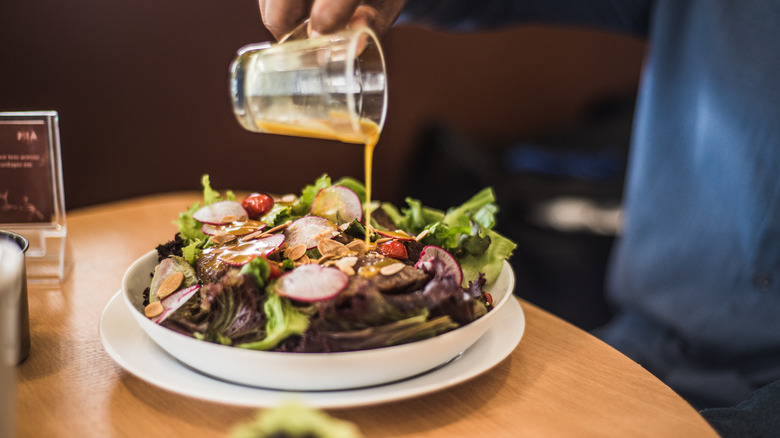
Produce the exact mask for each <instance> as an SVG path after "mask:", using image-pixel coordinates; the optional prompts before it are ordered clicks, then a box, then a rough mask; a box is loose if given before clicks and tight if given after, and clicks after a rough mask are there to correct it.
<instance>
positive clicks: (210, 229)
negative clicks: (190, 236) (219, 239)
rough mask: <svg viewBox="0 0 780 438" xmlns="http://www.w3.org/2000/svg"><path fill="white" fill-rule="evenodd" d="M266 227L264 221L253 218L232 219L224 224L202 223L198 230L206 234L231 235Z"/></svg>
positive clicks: (243, 233) (239, 234)
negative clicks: (244, 219)
mask: <svg viewBox="0 0 780 438" xmlns="http://www.w3.org/2000/svg"><path fill="white" fill-rule="evenodd" d="M265 227H266V225H265V223H263V222H260V221H255V220H251V219H250V220H247V221H233V222H231V223H228V224H224V225H215V224H203V226H202V227H201V228H200V230H201V231H202V232H203V234H206V235H208V236H216V235H217V234H231V235H233V236H245V235H247V234H249V233H253V232H255V231H258V230H262V229H264V228H265Z"/></svg>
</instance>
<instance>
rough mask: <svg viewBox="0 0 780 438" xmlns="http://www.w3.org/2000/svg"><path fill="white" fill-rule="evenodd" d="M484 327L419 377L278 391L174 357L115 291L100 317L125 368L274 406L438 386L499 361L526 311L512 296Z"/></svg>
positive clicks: (200, 393) (336, 402)
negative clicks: (325, 388) (450, 358)
mask: <svg viewBox="0 0 780 438" xmlns="http://www.w3.org/2000/svg"><path fill="white" fill-rule="evenodd" d="M496 316H497V318H496V319H495V321H494V323H493V324H492V326H491V327H490V329H488V331H487V332H486V333H485V334H484V335H483V336H482V337H481V338H480V339H479V340H478V341H477V342H476V343H475V344H473V345H472V346H471V348H469V349H468V350H466V351H465V352H464V353H463V354H462V355H461V356H460V357H458V358H457V359H455V360H453V361H452V362H450V363H448V364H446V365H444V366H442V367H440V368H437V369H435V370H432V371H429V372H427V373H425V374H422V375H420V376H417V377H412V378H409V379H406V380H403V381H399V382H395V383H390V384H385V385H379V386H373V387H368V388H359V389H350V390H340V391H280V390H272V389H262V388H256V387H251V386H243V385H237V384H234V383H229V382H225V381H222V380H217V379H215V378H212V377H208V376H206V375H204V374H200V373H198V372H197V371H194V370H193V369H191V368H189V367H187V366H185V365H183V364H182V363H181V362H178V361H177V360H176V359H174V358H173V357H172V356H170V355H169V354H168V353H166V352H165V351H164V350H163V349H162V348H160V347H159V346H158V345H157V344H156V343H155V342H154V341H152V339H150V338H149V337H148V336H147V335H146V333H144V331H143V330H142V329H141V328H140V327H139V326H138V323H137V322H136V321H135V320H134V319H133V316H132V315H131V314H130V312H129V309H128V308H127V307H126V306H125V304H124V302H123V298H122V296H121V292H118V293H117V294H116V295H115V296H114V297H113V298H112V299H111V301H109V303H108V304H107V305H106V307H105V309H104V310H103V314H102V315H101V317H100V339H101V341H102V342H103V347H104V348H105V350H106V352H108V354H109V356H111V358H112V359H114V361H116V362H117V363H118V364H119V365H120V366H122V367H123V368H124V369H125V370H127V371H128V372H130V373H132V374H134V375H135V376H136V377H138V378H140V379H142V380H145V381H147V382H149V383H151V384H153V385H156V386H159V387H161V388H164V389H166V390H169V391H172V392H174V393H178V394H182V395H186V396H190V397H194V398H198V399H202V400H208V401H213V402H218V403H225V404H231V405H240V406H247V407H272V406H276V405H278V404H279V403H280V402H283V401H288V400H290V399H293V400H297V401H299V402H301V403H305V404H306V405H308V406H311V407H315V408H347V407H354V406H365V405H371V404H377V403H385V402H390V401H397V400H401V399H406V398H410V397H415V396H419V395H423V394H427V393H430V392H434V391H438V390H441V389H444V388H448V387H450V386H453V385H456V384H458V383H461V382H464V381H466V380H468V379H471V378H473V377H475V376H477V375H479V374H482V373H483V372H485V371H487V370H489V369H490V368H492V367H493V366H495V365H497V364H498V363H499V362H501V361H502V360H503V359H504V358H506V357H507V356H508V355H509V354H510V353H511V352H512V351H513V350H514V349H515V347H517V344H518V343H519V342H520V339H521V338H522V336H523V331H524V330H525V315H524V314H523V310H522V308H521V307H520V303H519V302H518V301H517V300H515V299H511V300H509V302H508V303H507V305H506V306H504V308H503V309H501V311H500V313H499V314H498V315H496Z"/></svg>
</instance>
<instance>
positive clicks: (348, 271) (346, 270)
mask: <svg viewBox="0 0 780 438" xmlns="http://www.w3.org/2000/svg"><path fill="white" fill-rule="evenodd" d="M336 267H337V268H339V269H340V270H341V272H343V273H345V274H347V275H349V276H353V275H355V270H354V269H353V268H352V266H341V265H339V264H336Z"/></svg>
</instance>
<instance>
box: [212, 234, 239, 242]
mask: <svg viewBox="0 0 780 438" xmlns="http://www.w3.org/2000/svg"><path fill="white" fill-rule="evenodd" d="M234 240H236V236H235V235H233V234H216V235H214V236H211V241H212V242H214V243H215V244H217V245H224V244H226V243H230V242H232V241H234Z"/></svg>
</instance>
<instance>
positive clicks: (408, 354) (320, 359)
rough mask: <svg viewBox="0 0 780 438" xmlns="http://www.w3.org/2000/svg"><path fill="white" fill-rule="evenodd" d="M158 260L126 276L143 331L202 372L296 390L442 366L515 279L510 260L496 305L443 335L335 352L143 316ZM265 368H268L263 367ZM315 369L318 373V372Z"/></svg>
mask: <svg viewBox="0 0 780 438" xmlns="http://www.w3.org/2000/svg"><path fill="white" fill-rule="evenodd" d="M155 266H157V251H150V252H149V253H147V254H146V255H145V256H143V257H141V258H139V259H138V260H136V262H135V263H133V264H132V265H131V266H130V268H128V270H127V272H126V273H125V276H124V278H123V280H122V292H123V295H124V302H125V305H126V307H127V309H128V310H129V312H130V314H131V315H132V316H133V317H134V319H135V321H136V323H137V324H138V325H139V326H140V327H141V329H142V330H143V331H144V332H145V333H146V334H147V335H148V336H149V337H150V338H151V339H152V340H154V341H155V342H156V343H157V345H159V346H160V347H162V349H163V350H165V351H166V352H168V353H169V354H170V355H171V356H173V357H174V358H176V359H177V360H178V361H180V362H182V363H184V364H187V365H188V366H189V367H192V368H194V369H196V370H198V371H199V372H201V373H203V374H207V375H209V376H213V377H215V378H217V379H220V380H225V381H229V382H233V383H237V384H239V385H250V386H256V387H260V388H272V389H277V390H279V389H281V390H290V391H335V390H344V389H351V388H364V387H367V386H375V385H383V384H387V383H390V382H396V381H399V380H403V379H407V378H409V377H412V376H417V375H420V374H422V373H424V372H426V371H430V370H432V369H435V368H437V367H439V366H441V365H443V364H445V363H447V362H449V361H451V360H452V359H453V358H455V357H458V356H459V355H461V354H462V353H463V352H464V351H465V350H466V349H467V348H469V347H470V346H472V345H473V344H474V343H475V342H476V341H477V340H478V339H479V338H480V337H481V336H482V335H483V334H485V333H486V332H487V330H488V329H489V328H490V326H491V325H492V324H493V321H494V320H495V319H496V317H497V316H498V314H499V312H500V311H501V309H502V307H503V306H505V305H506V303H507V302H509V301H512V300H514V298H513V296H512V291H513V290H514V287H515V278H514V272H513V271H512V267H511V266H510V265H509V263H507V262H506V261H504V266H503V268H502V269H501V272H500V273H499V275H498V277H497V278H496V279H495V280H494V281H493V283H492V284H491V285H489V286H488V287H487V288H486V291H487V292H489V293H490V294H491V295H492V296H493V301H494V306H495V307H494V308H493V310H491V311H490V312H488V313H487V314H485V315H483V316H481V317H479V318H477V319H476V320H474V321H472V322H470V323H468V324H465V325H462V326H460V327H458V328H456V329H454V330H451V331H449V332H446V333H442V334H440V335H437V336H434V337H431V338H427V339H422V340H419V341H415V342H409V343H405V344H401V345H392V346H389V347H383V348H374V349H368V350H359V351H345V352H334V353H282V352H275V351H256V350H248V349H245V348H235V347H231V346H227V345H221V344H217V343H213V342H204V341H201V340H198V339H195V338H193V337H190V336H186V335H183V334H181V333H178V332H176V331H174V330H170V329H168V328H166V327H163V326H161V325H159V324H155V323H154V322H152V321H151V320H150V319H149V318H147V317H146V316H144V314H143V309H144V307H143V296H142V291H143V290H144V289H145V288H147V287H148V286H149V278H150V276H149V275H150V273H151V272H152V271H153V270H154V268H155ZM258 370H263V372H258ZM312 370H316V372H312Z"/></svg>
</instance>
